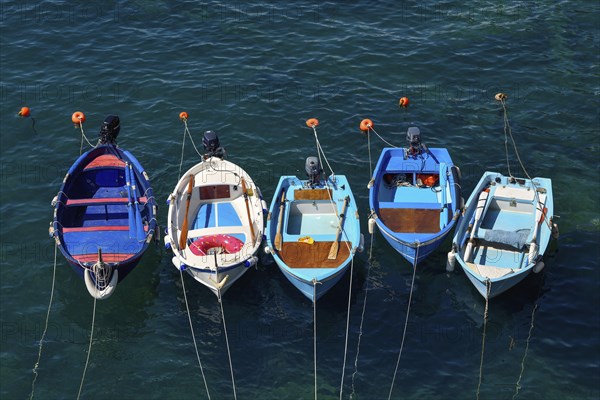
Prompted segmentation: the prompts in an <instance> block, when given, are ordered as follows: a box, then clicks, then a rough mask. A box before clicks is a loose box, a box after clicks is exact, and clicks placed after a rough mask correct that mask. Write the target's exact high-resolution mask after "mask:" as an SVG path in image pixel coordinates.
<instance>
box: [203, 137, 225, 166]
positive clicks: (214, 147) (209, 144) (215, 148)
mask: <svg viewBox="0 0 600 400" xmlns="http://www.w3.org/2000/svg"><path fill="white" fill-rule="evenodd" d="M202 144H203V145H204V151H205V152H206V153H205V154H204V158H205V159H207V158H210V157H219V158H220V159H223V158H224V157H225V149H224V148H222V147H221V143H219V137H218V136H217V133H216V132H215V131H206V132H204V136H203V137H202Z"/></svg>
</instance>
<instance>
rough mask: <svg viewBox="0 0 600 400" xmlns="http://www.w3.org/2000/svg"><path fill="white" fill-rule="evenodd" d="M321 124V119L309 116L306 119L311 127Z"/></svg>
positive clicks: (307, 124)
mask: <svg viewBox="0 0 600 400" xmlns="http://www.w3.org/2000/svg"><path fill="white" fill-rule="evenodd" d="M318 125H319V120H318V119H316V118H309V119H307V120H306V126H308V127H309V128H314V127H315V126H318Z"/></svg>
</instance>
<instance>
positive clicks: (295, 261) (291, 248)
mask: <svg viewBox="0 0 600 400" xmlns="http://www.w3.org/2000/svg"><path fill="white" fill-rule="evenodd" d="M332 244H333V242H314V243H313V244H307V243H301V242H284V243H283V246H282V249H281V251H280V252H279V257H281V259H282V260H283V261H284V262H285V263H286V264H287V265H288V266H289V267H290V268H337V267H339V266H340V264H341V263H342V262H343V261H344V260H346V259H347V258H348V256H349V255H350V251H349V248H350V249H351V248H352V243H351V242H342V241H340V243H339V251H338V255H337V258H336V259H335V260H329V259H328V258H327V257H328V256H329V249H331V245H332Z"/></svg>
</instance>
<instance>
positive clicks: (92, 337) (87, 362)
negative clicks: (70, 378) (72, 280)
mask: <svg viewBox="0 0 600 400" xmlns="http://www.w3.org/2000/svg"><path fill="white" fill-rule="evenodd" d="M84 273H85V272H84ZM96 285H97V283H96ZM96 289H97V286H96ZM93 297H94V307H93V309H92V327H91V330H90V343H89V345H88V351H87V357H86V359H85V366H84V367H83V374H82V375H81V383H80V384H79V391H78V392H77V400H79V398H80V397H81V389H83V382H84V381H85V374H86V372H87V368H88V365H89V362H90V354H91V352H92V343H93V341H94V322H95V321H96V296H93Z"/></svg>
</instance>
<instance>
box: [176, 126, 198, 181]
mask: <svg viewBox="0 0 600 400" xmlns="http://www.w3.org/2000/svg"><path fill="white" fill-rule="evenodd" d="M181 120H182V121H183V125H184V128H183V140H182V141H181V159H180V161H179V177H178V178H177V180H178V181H179V179H181V168H182V166H183V153H184V149H185V136H186V135H187V136H189V138H190V142H192V146H193V147H194V150H195V151H196V153H197V154H198V156H200V158H202V157H203V155H202V153H200V152H199V151H198V148H197V147H196V143H194V138H193V137H192V134H191V133H190V130H189V129H188V124H187V118H182V119H181Z"/></svg>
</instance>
